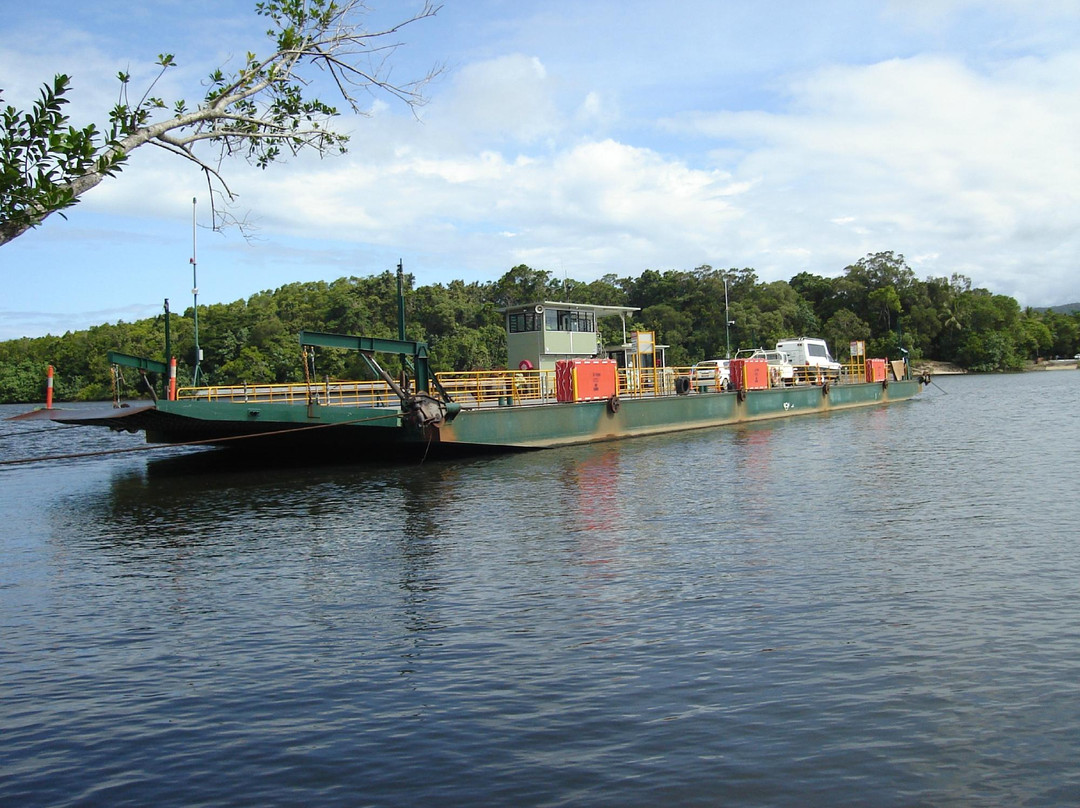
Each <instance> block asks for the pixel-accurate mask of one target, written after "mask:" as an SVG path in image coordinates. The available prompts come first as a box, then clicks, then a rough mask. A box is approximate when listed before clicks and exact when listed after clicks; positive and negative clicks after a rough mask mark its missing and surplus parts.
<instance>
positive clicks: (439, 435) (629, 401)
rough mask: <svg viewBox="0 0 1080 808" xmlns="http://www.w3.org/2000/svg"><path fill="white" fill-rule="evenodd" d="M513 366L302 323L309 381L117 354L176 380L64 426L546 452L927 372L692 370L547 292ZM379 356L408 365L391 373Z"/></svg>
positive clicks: (362, 455) (532, 308) (383, 447)
mask: <svg viewBox="0 0 1080 808" xmlns="http://www.w3.org/2000/svg"><path fill="white" fill-rule="evenodd" d="M500 311H501V313H502V314H503V316H504V318H505V325H506V337H507V360H508V361H507V366H506V368H505V369H500V370H489V371H475V372H453V373H434V372H432V370H431V368H430V365H429V361H428V346H427V344H426V343H424V342H416V341H408V340H404V339H397V340H394V339H383V338H377V337H363V336H351V335H344V334H329V333H322V332H311V331H304V332H301V333H300V335H299V345H300V347H301V349H302V352H303V355H304V363H305V375H306V381H305V382H303V383H299V384H234V385H224V386H211V385H200V386H194V387H186V388H177V387H176V386H175V361H174V362H172V363H171V365H170V366H166V365H165V364H164V363H160V362H156V361H154V360H150V359H143V358H139V357H132V356H127V355H124V354H118V353H112V352H111V353H110V354H109V359H110V361H111V362H112V363H113V364H114V365H117V366H121V367H133V368H136V369H137V370H139V371H140V372H143V373H146V372H156V373H159V374H161V375H162V377H163V378H164V379H167V380H168V381H167V384H166V387H165V389H164V390H163V392H162V395H161V397H160V399H158V400H154V401H148V402H144V403H136V404H130V405H126V404H125V405H121V404H119V402H117V403H116V405H115V406H114V407H113V408H111V409H108V410H103V411H99V412H90V411H58V412H56V413H54V414H53V416H52V419H53V420H55V421H58V422H60V423H67V424H81V425H93V426H106V427H110V428H112V429H115V430H127V431H142V432H144V433H145V437H146V441H147V442H148V443H163V444H210V445H215V446H222V447H230V448H235V449H258V450H272V451H274V452H281V451H293V452H303V453H310V456H311V457H326V458H331V457H332V458H336V459H344V460H348V461H365V460H373V461H385V460H390V459H395V458H399V457H415V456H420V457H429V456H432V457H434V456H439V455H444V456H445V455H452V454H463V453H473V454H475V453H480V452H508V451H523V450H533V449H547V448H552V447H556V446H565V445H571V444H584V443H593V442H598V441H610V440H619V439H623V438H630V437H636V436H642V435H655V434H659V433H665V432H678V431H684V430H692V429H706V428H712V427H719V426H724V425H729V424H740V423H746V422H752V421H761V420H766V419H772V418H786V417H792V416H798V415H813V414H820V413H827V412H832V411H836V410H844V409H850V408H855V407H868V406H880V405H885V404H891V403H895V402H899V401H904V400H907V399H910V398H912V397H914V396H915V395H917V394H918V393H919V392H920V391H921V389H922V387H923V386H924V385H925V384H928V383H929V381H930V379H929V377H926V376H913V375H912V373H911V370H910V368H909V366H908V363H907V362H906V361H905V360H895V361H888V360H886V359H867V358H865V356H864V355H861V354H860V353H859V350H858V348H857V344H856V343H853V344H852V348H853V351H852V353H853V359H852V361H851V362H849V363H848V364H846V365H837V367H838V368H839V370H838V371H836V372H822V368H820V367H816V366H811V365H809V364H807V365H805V366H801V367H798V368H796V370H797V371H798V372H796V373H794V374H789V375H785V376H784V377H783V378H781V377H780V376H779V375H778V374H776V373H775V372H773V370H772V369H771V368H770V366H769V364H768V363H767V361H766V360H765V359H763V358H760V359H755V358H748V359H740V358H736V359H732V360H731V362H730V364H729V366H728V373H727V374H720V373H714V374H712V376H711V380H710V381H707V382H703V381H702V380H701V379H695V378H694V374H693V372H692V369H691V368H680V367H669V366H667V364H666V361H665V353H666V348H668V347H669V346H666V345H661V344H658V343H657V341H656V339H655V334H654V333H653V332H648V331H632V330H630V331H628V325H627V320H628V318H631V317H632V315H633V314H634V313H635V312H637V311H638V309H636V308H632V307H621V306H593V305H587V304H580V303H567V302H559V301H537V302H533V303H529V304H524V305H516V306H510V307H508V308H505V309H502V310H500ZM613 316H618V317H619V318H620V320H621V323H622V343H621V344H618V345H607V346H605V345H603V344H602V339H601V336H600V329H599V327H598V321H599V320H600V319H601V318H604V317H613ZM328 348H332V349H346V350H352V351H358V352H359V353H360V355H361V356H362V357H363V358H364V360H365V361H366V363H367V364H368V365H369V366H370V367H371V369H372V371H373V372H374V374H373V375H375V376H376V377H377V378H376V379H375V380H373V381H372V380H368V381H336V380H331V379H329V378H323V379H322V380H321V381H320V380H318V369H317V367H313V366H312V363H313V362H314V361H315V356H316V353H317V351H318V350H322V349H328ZM381 354H389V355H397V356H399V357H402V358H403V360H404V361H403V362H402V363H401V364H402V366H403V367H405V368H407V370H406V372H404V373H403V374H402V375H401V376H400V377H398V378H394V377H393V376H391V374H390V373H388V372H387V371H386V370H385V369H384V368H383V366H382V365H381V364H379V356H380V355H381Z"/></svg>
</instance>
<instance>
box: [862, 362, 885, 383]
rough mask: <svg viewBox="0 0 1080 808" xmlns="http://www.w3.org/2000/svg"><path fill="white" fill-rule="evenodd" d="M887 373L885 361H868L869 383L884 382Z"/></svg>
mask: <svg viewBox="0 0 1080 808" xmlns="http://www.w3.org/2000/svg"><path fill="white" fill-rule="evenodd" d="M887 373H888V371H887V370H886V365H885V360H884V359H867V360H866V380H867V381H868V382H883V381H885V378H886V374H887Z"/></svg>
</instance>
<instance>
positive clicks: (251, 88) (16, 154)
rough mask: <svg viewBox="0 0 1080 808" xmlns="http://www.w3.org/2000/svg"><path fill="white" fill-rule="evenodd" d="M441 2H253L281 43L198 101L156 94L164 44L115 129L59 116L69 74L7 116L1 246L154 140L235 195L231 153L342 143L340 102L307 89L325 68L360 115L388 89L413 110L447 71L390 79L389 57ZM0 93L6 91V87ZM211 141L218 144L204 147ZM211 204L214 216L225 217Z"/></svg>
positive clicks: (250, 156) (1, 154)
mask: <svg viewBox="0 0 1080 808" xmlns="http://www.w3.org/2000/svg"><path fill="white" fill-rule="evenodd" d="M439 8H440V7H439V6H437V5H433V4H432V3H431V2H430V0H424V3H423V6H422V7H421V8H420V10H419V11H418V12H416V13H415V14H414V15H413V16H411V17H409V18H408V19H405V20H403V21H402V22H399V23H397V24H395V25H392V26H390V27H388V28H384V29H378V30H374V31H369V30H367V29H366V28H365V27H364V25H363V23H364V20H365V17H366V14H367V11H368V9H367V7H366V6H365V4H364V2H363V0H342V2H335V1H334V0H264V1H263V2H258V3H256V4H255V11H256V13H257V14H259V15H260V16H262V17H266V18H267V19H269V20H270V22H271V28H270V30H268V31H267V35H268V36H269V37H270V39H271V41H272V42H273V51H272V52H271V53H270V54H269V55H267V56H258V55H256V54H255V53H250V52H249V53H248V54H247V55H246V57H245V59H244V64H243V67H241V68H240V70H239V71H237V72H235V73H227V72H225V71H224V70H222V69H217V70H214V71H213V72H212V73H211V74H210V76H209V80H208V82H207V90H206V92H205V96H204V98H203V99H202V101H200V102H199V103H198V104H197V105H196V106H195V107H194V108H189V107H188V104H187V102H186V101H185V100H184V99H176V100H173V101H170V102H166V101H165V100H164V99H162V98H159V97H156V96H154V95H152V93H153V89H154V85H155V84H156V83H157V80H158V79H160V77H161V75H162V74H163V73H164V72H165V71H166V70H168V69H169V68H170V67H173V66H175V64H176V63H175V60H174V56H173V55H172V54H161V55H159V57H158V60H157V65H158V66H159V67H160V72H159V73H158V77H157V79H155V80H154V82H153V83H152V84H151V86H150V87H149V88H148V89H147V90H146V92H145V93H144V94H143V95H142V97H141V98H139V100H138V101H134V102H132V100H131V99H130V98H129V93H128V91H129V85H130V80H131V79H130V75H129V74H127V73H123V72H122V73H120V74H118V77H117V78H118V79H119V81H120V97H119V100H118V102H117V104H116V106H115V107H113V109H112V110H111V112H110V113H109V125H108V131H107V132H101V131H99V130H98V129H97V128H96V126H94V125H93V124H91V125H89V126H86V127H83V128H81V129H78V128H75V127H73V126H71V125H70V124H69V120H68V117H67V116H66V115H64V114H63V105H64V104H66V103H67V102H68V99H67V97H66V96H67V93H68V92H69V90H70V87H71V82H70V78H69V77H68V76H66V75H58V76H56V77H55V78H54V80H53V83H52V84H51V85H45V87H44V89H43V90H42V93H41V96H40V98H39V99H38V101H37V102H36V103H35V104H34V105H33V107H32V108H31V109H30V110H29V111H28V112H22V111H20V110H17V109H15V108H13V107H10V106H9V107H7V108H6V109H4V110H3V113H2V115H0V125H2V127H3V129H2V131H0V245H3V244H6V243H7V242H9V241H11V240H12V239H14V238H17V237H18V236H20V235H22V234H23V233H25V232H26V231H27V230H30V229H31V228H33V227H36V226H38V225H39V224H41V223H42V222H43V221H44V220H45V219H47V218H48V217H49V216H51V215H52V214H53V213H60V214H61V215H63V213H62V211H63V210H65V209H66V208H70V207H71V206H72V205H74V204H76V203H77V202H78V200H79V198H80V197H81V196H82V195H83V194H84V193H86V192H87V191H89V190H90V189H91V188H93V187H95V186H96V185H98V183H100V182H101V181H102V180H104V179H105V178H106V177H109V176H113V175H115V174H116V173H117V172H119V171H120V169H121V168H122V166H123V164H124V162H125V161H126V160H127V157H128V155H129V154H130V153H131V152H132V151H133V150H134V149H136V148H138V147H139V146H142V145H144V144H147V143H150V144H153V145H155V146H158V147H160V148H163V149H165V150H166V151H169V152H172V153H174V154H177V155H179V156H182V157H184V158H187V159H188V160H191V161H192V162H194V163H196V164H197V165H198V166H199V168H200V169H201V170H202V171H204V172H205V174H206V177H207V182H208V183H209V185H210V187H211V191H212V192H213V193H212V194H211V196H212V197H213V196H214V195H215V194H216V195H223V196H224V197H225V198H226V199H229V200H231V199H233V198H234V194H233V192H232V191H231V190H230V188H229V186H228V184H227V183H226V182H225V179H224V178H223V176H222V174H221V172H220V166H221V162H222V160H223V159H224V158H225V157H227V156H231V155H234V154H241V155H244V156H245V157H246V158H247V160H248V161H249V162H251V163H253V164H255V165H258V166H260V167H262V168H266V167H267V166H268V165H269V164H270V163H273V162H274V161H275V160H277V159H279V158H280V157H281V156H282V154H283V153H289V154H297V153H299V152H301V151H305V150H314V151H315V152H317V153H318V154H320V155H327V154H332V153H343V152H344V151H345V150H346V143H347V142H348V137H347V136H346V135H343V134H340V133H338V132H335V131H334V130H333V129H332V128H331V123H332V121H333V119H334V118H335V117H337V116H338V115H339V113H338V110H337V108H336V107H334V106H331V105H330V104H327V103H325V102H323V101H321V100H319V99H318V98H315V97H308V93H309V91H310V89H311V87H312V86H313V85H312V83H313V81H314V80H315V78H316V76H315V72H316V71H321V72H322V74H323V75H324V76H326V77H328V78H329V80H330V82H331V83H332V85H333V87H334V88H335V90H336V92H337V94H338V95H339V96H340V98H341V99H342V100H343V101H344V102H345V103H346V104H348V106H349V107H350V108H351V109H352V111H353V112H356V113H357V114H363V112H362V110H363V106H362V104H361V103H360V100H361V97H362V96H363V95H364V94H386V95H389V96H391V97H393V98H396V99H398V100H400V101H401V102H403V103H405V104H406V105H407V106H409V107H411V108H413V109H414V110H415V109H416V108H417V107H419V106H421V105H422V104H423V103H424V101H425V96H424V94H423V93H424V88H425V86H426V85H427V84H428V83H429V82H430V81H431V80H432V79H433V78H435V76H437V75H438V74H439V73H440V72H441V68H438V67H435V68H433V69H432V70H430V71H428V72H427V73H426V74H425V75H424V76H422V77H420V78H417V79H415V80H410V81H406V82H402V83H398V82H394V81H392V80H391V78H390V57H391V56H392V54H393V52H394V51H395V50H396V49H397V48H398V47H399V46H400V45H401V43H400V42H398V41H397V40H396V36H397V34H398V33H399V32H400V31H401V30H402V29H403V28H404V27H405V26H407V25H409V24H411V23H414V22H417V21H418V20H422V19H425V18H427V17H433V16H434V15H435V14H436V13H437V12H438V11H439ZM0 102H2V95H0ZM206 143H209V144H210V146H211V153H210V154H209V155H205V156H204V155H201V154H198V153H196V148H197V147H199V146H200V145H203V144H206ZM225 218H226V216H225V211H224V209H222V208H218V207H217V206H215V211H214V223H215V226H219V225H220V224H222V223H223V222H224V221H225Z"/></svg>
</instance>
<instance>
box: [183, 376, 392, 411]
mask: <svg viewBox="0 0 1080 808" xmlns="http://www.w3.org/2000/svg"><path fill="white" fill-rule="evenodd" d="M176 397H177V399H179V400H193V399H198V400H202V401H225V402H231V403H238V402H241V403H242V402H247V403H254V402H276V403H281V404H306V403H307V402H308V401H309V400H310V401H315V402H317V403H319V404H326V405H330V406H351V407H390V406H396V405H397V404H398V398H397V396H396V395H395V394H394V391H393V390H391V389H390V385H388V384H386V383H385V382H382V381H372V382H319V383H318V384H310V385H308V384H233V385H221V386H215V387H181V388H180V389H179V390H177V391H176Z"/></svg>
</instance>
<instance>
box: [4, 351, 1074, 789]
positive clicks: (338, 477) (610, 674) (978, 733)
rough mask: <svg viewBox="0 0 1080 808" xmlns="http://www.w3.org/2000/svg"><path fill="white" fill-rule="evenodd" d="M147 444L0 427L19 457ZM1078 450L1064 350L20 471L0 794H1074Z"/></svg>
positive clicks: (8, 509)
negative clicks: (835, 401) (1045, 360)
mask: <svg viewBox="0 0 1080 808" xmlns="http://www.w3.org/2000/svg"><path fill="white" fill-rule="evenodd" d="M22 409H25V408H17V407H7V408H0V417H3V416H6V415H10V414H14V413H16V412H19V411H21V410H22ZM138 445H140V438H139V437H138V436H132V435H126V434H113V433H110V432H108V431H105V430H94V429H81V428H63V427H57V426H55V425H52V424H49V423H44V422H33V421H32V422H10V421H0V460H4V459H8V460H10V459H13V458H20V457H27V456H43V455H49V454H57V453H74V452H92V451H97V450H109V449H117V448H125V447H135V446H138ZM1078 446H1080V373H1077V372H1066V371H1062V372H1053V373H1051V372H1047V373H1032V374H1026V375H1023V376H1005V377H964V378H959V377H943V378H938V379H937V380H936V385H935V386H931V387H930V388H929V389H928V390H927V391H926V392H924V393H923V394H922V396H921V397H920V398H919V399H918V400H915V401H911V402H908V403H903V404H898V405H894V406H891V407H887V408H881V409H867V410H860V411H853V412H847V413H837V414H833V415H830V416H824V417H822V416H809V417H805V418H795V419H788V420H784V421H779V422H775V423H771V424H764V425H758V426H755V427H752V428H721V429H714V430H708V431H701V432H695V433H684V434H681V435H672V436H664V437H658V438H642V439H635V440H627V441H622V442H619V443H611V444H602V445H595V446H586V447H576V448H568V449H559V450H553V451H547V452H539V453H531V454H523V455H512V456H502V457H494V458H481V459H473V460H466V461H454V462H432V461H428V462H426V463H424V464H422V465H417V464H408V465H383V466H378V467H365V466H356V465H347V464H346V465H329V464H327V465H311V464H309V465H306V466H303V467H295V468H290V467H282V468H266V467H262V468H255V469H252V468H242V467H236V466H235V465H234V464H230V463H225V462H223V458H224V456H223V455H222V454H220V453H214V454H210V455H207V454H206V453H204V452H199V453H196V454H197V456H192V452H191V450H184V449H175V448H170V449H165V450H159V451H153V452H141V453H131V454H111V455H100V456H93V457H84V458H76V459H71V460H64V461H51V462H42V463H36V464H29V465H14V466H2V467H0V805H5V806H7V805H10V806H37V805H41V806H45V805H48V806H68V805H80V806H82V805H108V806H122V805H131V806H146V805H156V806H237V805H306V806H314V805H318V806H337V805H341V806H363V805H373V806H402V805H426V804H431V805H436V804H437V805H552V806H556V805H599V806H604V805H610V806H633V805H642V806H644V805H725V806H761V805H780V806H806V805H822V806H826V805H828V806H836V805H875V806H919V805H927V806H930V805H933V806H950V805H955V806H971V805H1046V806H1054V805H1067V804H1077V803H1078V802H1080V597H1078V595H1080V558H1078V554H1077V551H1076V544H1077V542H1076V536H1077V533H1078V531H1077V527H1076V524H1077V513H1078V509H1080V486H1078V485H1077V481H1076V476H1075V473H1074V461H1075V458H1076V455H1077V447H1078Z"/></svg>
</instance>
